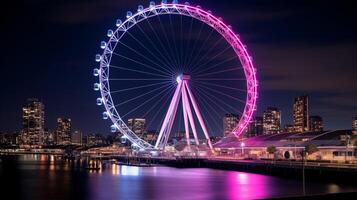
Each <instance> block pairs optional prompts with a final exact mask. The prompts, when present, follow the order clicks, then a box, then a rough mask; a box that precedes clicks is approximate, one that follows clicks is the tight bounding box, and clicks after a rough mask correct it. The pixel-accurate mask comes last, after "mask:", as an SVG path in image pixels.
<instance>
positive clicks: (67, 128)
mask: <svg viewBox="0 0 357 200" xmlns="http://www.w3.org/2000/svg"><path fill="white" fill-rule="evenodd" d="M56 133H57V144H58V145H68V144H71V119H66V118H58V119H57V132H56Z"/></svg>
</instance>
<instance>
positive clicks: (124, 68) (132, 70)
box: [109, 65, 167, 78]
mask: <svg viewBox="0 0 357 200" xmlns="http://www.w3.org/2000/svg"><path fill="white" fill-rule="evenodd" d="M109 67H111V68H114V69H121V70H124V71H131V72H137V73H140V74H147V75H152V76H158V77H163V78H167V76H165V75H161V74H157V73H156V74H155V73H150V72H145V71H141V70H136V69H130V68H126V67H119V66H115V65H109Z"/></svg>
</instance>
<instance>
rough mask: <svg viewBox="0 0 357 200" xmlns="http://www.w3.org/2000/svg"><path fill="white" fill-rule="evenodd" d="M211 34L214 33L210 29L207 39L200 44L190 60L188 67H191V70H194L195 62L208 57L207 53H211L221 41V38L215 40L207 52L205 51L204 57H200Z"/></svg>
mask: <svg viewBox="0 0 357 200" xmlns="http://www.w3.org/2000/svg"><path fill="white" fill-rule="evenodd" d="M213 32H214V29H211V31H210V33H209V35H208V37H206V39H205V40H204V42H203V43H202V44H201V47H200V48H199V50H198V52H197V53H196V54H195V56H194V57H193V58H192V59H191V62H190V63H189V66H191V67H193V68H192V69H194V66H196V62H197V61H201V60H202V59H203V57H206V56H207V55H208V53H209V52H211V51H212V49H214V48H215V47H216V46H217V45H218V44H219V43H220V42H221V41H222V38H220V39H219V40H217V41H216V42H215V44H214V45H213V46H211V47H210V48H209V49H208V50H207V49H206V53H205V54H204V56H201V54H202V51H203V50H204V49H205V48H204V47H206V45H207V43H209V41H210V39H211V36H212V34H213Z"/></svg>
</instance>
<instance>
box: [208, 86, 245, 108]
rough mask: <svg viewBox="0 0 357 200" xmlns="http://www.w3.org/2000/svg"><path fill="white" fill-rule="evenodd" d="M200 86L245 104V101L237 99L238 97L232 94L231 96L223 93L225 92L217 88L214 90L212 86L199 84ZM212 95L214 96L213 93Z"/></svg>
mask: <svg viewBox="0 0 357 200" xmlns="http://www.w3.org/2000/svg"><path fill="white" fill-rule="evenodd" d="M201 87H202V88H205V89H207V90H210V91H212V92H215V93H217V94H220V95H223V96H226V97H228V98H231V99H233V100H236V101H238V102H240V103H243V104H245V101H244V100H242V99H239V98H237V97H234V96H232V95H229V94H225V93H223V92H221V91H219V90H216V89H213V88H210V87H207V86H204V85H201ZM213 96H215V95H213ZM216 98H217V97H216Z"/></svg>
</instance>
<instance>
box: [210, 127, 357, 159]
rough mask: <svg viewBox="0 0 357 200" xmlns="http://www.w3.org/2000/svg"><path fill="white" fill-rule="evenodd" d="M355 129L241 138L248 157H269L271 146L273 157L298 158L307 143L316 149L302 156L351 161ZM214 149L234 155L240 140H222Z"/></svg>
mask: <svg viewBox="0 0 357 200" xmlns="http://www.w3.org/2000/svg"><path fill="white" fill-rule="evenodd" d="M354 136H355V131H352V130H335V131H317V132H313V131H309V132H304V133H285V132H283V133H278V134H271V135H261V136H257V137H251V138H248V139H246V140H244V141H243V142H244V153H245V155H246V156H247V157H248V158H251V159H269V158H270V159H271V158H272V156H271V154H269V152H268V147H275V148H276V150H277V151H276V153H275V155H274V157H275V158H276V159H283V160H289V159H294V160H300V159H302V157H301V152H302V150H304V149H306V147H307V146H309V145H313V146H315V147H317V151H316V152H314V153H309V154H308V155H307V157H305V159H307V160H318V161H336V162H339V161H342V162H346V161H352V162H357V156H355V155H356V154H355V146H354V145H346V141H347V142H348V143H349V144H352V138H354ZM215 150H216V151H217V152H218V153H219V154H220V155H237V154H240V152H241V151H242V141H239V140H236V141H231V142H227V143H225V142H222V143H217V144H216V145H215Z"/></svg>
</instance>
